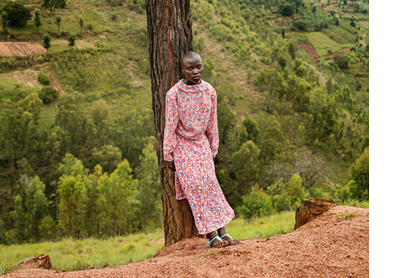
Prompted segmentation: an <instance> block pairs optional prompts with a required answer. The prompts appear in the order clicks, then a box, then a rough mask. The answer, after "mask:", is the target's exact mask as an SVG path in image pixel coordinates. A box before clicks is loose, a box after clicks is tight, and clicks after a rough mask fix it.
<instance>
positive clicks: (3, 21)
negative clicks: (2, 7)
mask: <svg viewBox="0 0 400 278" xmlns="http://www.w3.org/2000/svg"><path fill="white" fill-rule="evenodd" d="M1 25H2V27H3V33H4V34H8V14H7V12H6V11H3V12H2V13H1Z"/></svg>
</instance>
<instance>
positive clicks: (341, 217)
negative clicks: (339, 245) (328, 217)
mask: <svg viewBox="0 0 400 278" xmlns="http://www.w3.org/2000/svg"><path fill="white" fill-rule="evenodd" d="M355 216H359V214H358V213H354V212H352V213H348V214H345V213H341V214H339V215H336V218H338V219H341V220H347V219H349V218H351V217H355Z"/></svg>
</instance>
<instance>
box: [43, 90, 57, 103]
mask: <svg viewBox="0 0 400 278" xmlns="http://www.w3.org/2000/svg"><path fill="white" fill-rule="evenodd" d="M57 97H58V92H57V90H56V89H54V88H53V87H52V86H45V87H43V88H42V90H41V91H40V93H39V98H40V99H41V100H42V101H43V103H50V102H52V101H53V100H55V99H56V98H57Z"/></svg>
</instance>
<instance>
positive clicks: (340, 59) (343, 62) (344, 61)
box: [333, 54, 350, 70]
mask: <svg viewBox="0 0 400 278" xmlns="http://www.w3.org/2000/svg"><path fill="white" fill-rule="evenodd" d="M349 60H350V59H349V58H348V57H347V56H346V55H344V54H336V55H335V56H333V61H334V62H335V64H336V65H337V66H338V67H339V68H340V69H342V70H344V69H348V68H349Z"/></svg>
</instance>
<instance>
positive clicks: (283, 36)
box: [281, 28, 285, 39]
mask: <svg viewBox="0 0 400 278" xmlns="http://www.w3.org/2000/svg"><path fill="white" fill-rule="evenodd" d="M281 34H282V39H284V38H285V28H282V32H281Z"/></svg>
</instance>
